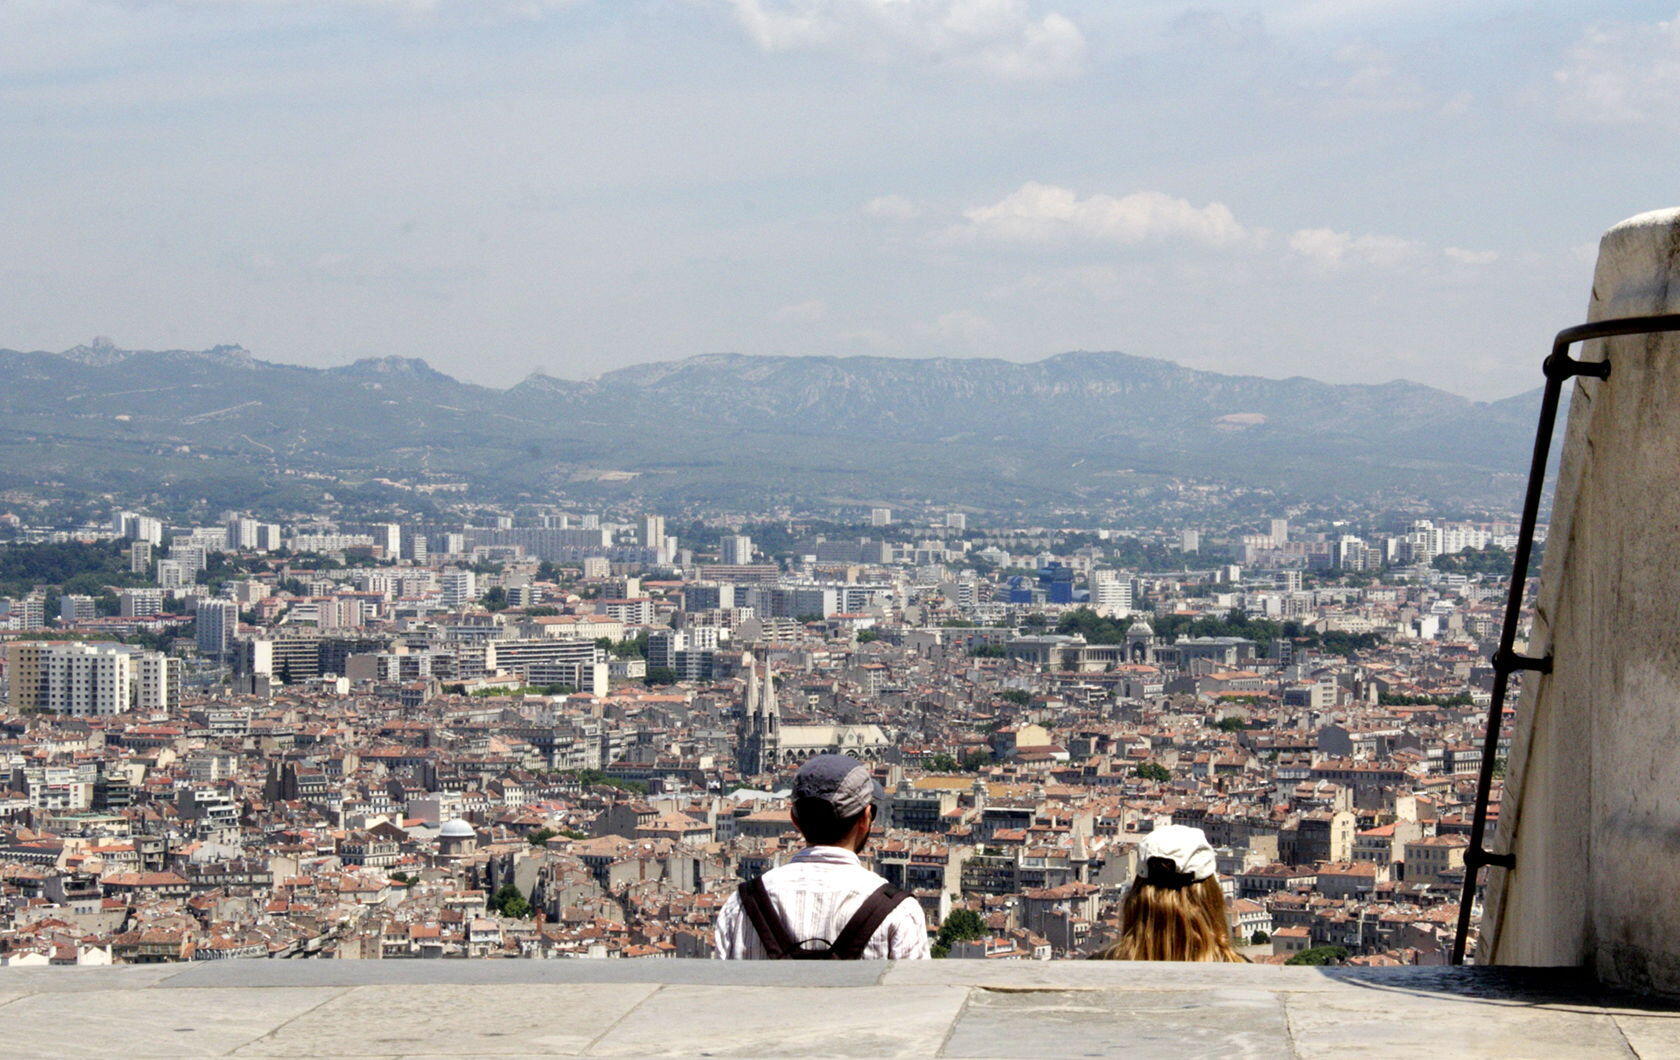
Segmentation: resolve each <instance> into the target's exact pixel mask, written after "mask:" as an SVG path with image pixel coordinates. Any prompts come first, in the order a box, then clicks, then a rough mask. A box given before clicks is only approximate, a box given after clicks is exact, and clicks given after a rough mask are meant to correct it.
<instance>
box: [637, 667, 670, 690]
mask: <svg viewBox="0 0 1680 1060" xmlns="http://www.w3.org/2000/svg"><path fill="white" fill-rule="evenodd" d="M642 683H643V684H645V685H647V686H648V687H649V688H652V687H654V686H656V685H674V684H676V683H677V672H676V671H675V670H673V669H671V668H670V667H669V666H650V667H648V668H647V674H646V676H644V677H643V678H642Z"/></svg>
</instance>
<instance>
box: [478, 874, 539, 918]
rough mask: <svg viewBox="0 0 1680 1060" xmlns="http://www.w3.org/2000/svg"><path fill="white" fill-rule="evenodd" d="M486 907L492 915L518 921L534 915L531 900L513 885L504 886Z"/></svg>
mask: <svg viewBox="0 0 1680 1060" xmlns="http://www.w3.org/2000/svg"><path fill="white" fill-rule="evenodd" d="M485 905H486V906H487V907H488V908H489V910H490V911H491V912H492V913H499V914H501V915H502V916H506V917H513V918H515V919H518V920H524V919H526V918H527V917H529V916H530V915H531V913H532V909H531V902H530V900H529V899H527V898H526V897H525V895H524V893H523V892H521V891H520V890H519V888H518V887H515V886H514V885H513V884H511V883H504V884H502V885H501V887H499V888H498V889H497V890H496V893H495V894H493V895H491V896H490V900H489V901H488V902H486V903H485Z"/></svg>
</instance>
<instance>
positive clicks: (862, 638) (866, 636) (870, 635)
mask: <svg viewBox="0 0 1680 1060" xmlns="http://www.w3.org/2000/svg"><path fill="white" fill-rule="evenodd" d="M880 639H881V634H880V633H879V632H877V631H875V630H873V629H860V630H858V632H857V642H858V643H859V644H873V643H874V642H875V641H878V640H880Z"/></svg>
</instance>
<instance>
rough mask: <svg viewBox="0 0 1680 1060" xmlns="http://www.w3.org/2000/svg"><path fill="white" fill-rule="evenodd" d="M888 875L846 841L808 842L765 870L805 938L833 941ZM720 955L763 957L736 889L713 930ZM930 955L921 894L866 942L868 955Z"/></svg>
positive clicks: (781, 906) (787, 918) (779, 907)
mask: <svg viewBox="0 0 1680 1060" xmlns="http://www.w3.org/2000/svg"><path fill="white" fill-rule="evenodd" d="M886 882H887V881H886V880H884V879H882V878H881V877H879V876H877V875H875V873H873V872H870V871H869V870H868V869H866V868H864V867H863V863H862V862H861V861H859V860H858V856H857V855H856V854H854V853H852V852H851V851H850V850H847V849H846V848H844V847H820V846H819V847H806V848H805V849H804V850H801V851H800V852H799V853H797V854H795V855H794V856H793V858H792V859H791V860H790V861H789V862H788V863H787V864H786V865H782V866H780V867H778V868H774V869H771V870H770V871H769V872H767V873H765V874H764V889H765V891H766V892H767V893H768V894H769V895H770V904H771V906H772V907H773V908H774V909H775V910H776V912H777V913H778V914H780V915H781V918H782V923H784V924H786V925H787V929H788V934H790V935H792V936H793V937H794V938H795V939H797V940H799V941H801V942H808V941H810V940H812V939H822V940H824V941H827V942H833V941H834V940H835V939H836V938H838V937H839V935H840V932H841V930H842V929H844V928H845V926H846V922H847V921H848V920H850V919H851V918H852V914H853V913H855V912H856V911H857V908H858V906H860V905H862V904H863V900H864V899H865V898H867V897H869V896H870V895H871V894H873V893H875V891H876V890H878V889H879V888H880V886H881V885H882V884H883V883H886ZM713 943H714V945H715V946H716V948H717V956H719V957H721V958H723V959H724V960H733V961H740V960H746V961H762V960H764V959H765V954H764V946H763V944H762V943H760V942H759V939H758V931H757V930H756V929H755V928H754V927H753V926H752V921H751V920H750V919H748V917H747V914H746V911H745V910H743V909H742V908H741V896H740V895H739V894H733V895H730V896H729V901H727V902H725V903H724V906H723V911H722V912H720V913H718V919H717V928H716V930H715V931H714V933H713ZM928 956H929V953H928V933H927V920H926V918H925V917H924V916H923V915H922V907H921V905H919V904H918V903H917V902H916V900H915V899H910V900H909V901H906V902H902V903H900V904H899V906H898V908H897V909H894V910H893V911H892V914H891V915H890V916H888V917H887V919H886V920H885V921H883V922H882V924H881V926H880V927H878V928H876V929H875V934H874V935H873V936H871V937H870V939H869V945H868V946H867V947H865V948H864V951H863V959H864V960H866V961H883V960H894V961H906V960H920V959H925V958H926V957H928Z"/></svg>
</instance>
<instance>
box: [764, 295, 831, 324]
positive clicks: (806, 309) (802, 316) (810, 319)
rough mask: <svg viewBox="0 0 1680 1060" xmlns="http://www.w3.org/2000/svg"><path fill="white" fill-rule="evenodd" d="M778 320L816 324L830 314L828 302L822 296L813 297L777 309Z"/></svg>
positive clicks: (776, 316)
mask: <svg viewBox="0 0 1680 1060" xmlns="http://www.w3.org/2000/svg"><path fill="white" fill-rule="evenodd" d="M774 316H775V318H776V319H777V320H782V321H787V322H790V323H794V324H814V323H816V322H817V321H819V320H821V319H823V318H824V317H826V316H828V303H827V302H825V301H823V300H822V299H821V298H812V299H809V300H808V301H804V302H795V303H794V304H793V305H785V306H783V307H782V308H780V309H778V310H776V312H775V314H774Z"/></svg>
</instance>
